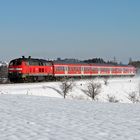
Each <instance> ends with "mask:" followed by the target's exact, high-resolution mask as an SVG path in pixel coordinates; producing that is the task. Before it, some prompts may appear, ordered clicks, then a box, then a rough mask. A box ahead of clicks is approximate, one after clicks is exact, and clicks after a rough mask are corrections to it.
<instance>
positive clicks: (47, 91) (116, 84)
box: [0, 77, 140, 103]
mask: <svg viewBox="0 0 140 140" xmlns="http://www.w3.org/2000/svg"><path fill="white" fill-rule="evenodd" d="M89 81H90V80H80V81H75V84H74V85H75V86H74V88H73V90H72V91H71V92H70V93H69V94H68V95H67V97H66V98H68V99H71V98H74V99H82V100H91V98H90V97H89V96H87V94H85V92H84V91H86V90H87V85H88V83H89ZM95 81H96V82H97V83H101V85H102V87H101V90H100V93H99V95H98V96H97V99H98V101H99V102H108V96H109V97H111V96H112V97H114V98H115V99H116V100H118V101H119V102H121V103H131V101H130V100H129V99H128V95H129V94H131V93H136V94H137V95H139V94H140V78H139V77H134V78H113V79H109V80H108V84H107V85H105V84H104V79H95ZM60 85H61V83H60V82H45V83H24V84H7V85H0V93H1V94H24V95H37V96H48V97H58V98H63V95H62V92H61V89H60Z"/></svg>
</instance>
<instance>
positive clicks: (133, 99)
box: [128, 92, 139, 103]
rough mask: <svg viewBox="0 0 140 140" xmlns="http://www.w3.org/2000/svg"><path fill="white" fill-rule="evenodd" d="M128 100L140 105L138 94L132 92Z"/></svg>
mask: <svg viewBox="0 0 140 140" xmlns="http://www.w3.org/2000/svg"><path fill="white" fill-rule="evenodd" d="M128 99H129V100H130V101H132V103H138V102H139V96H138V95H137V94H136V92H132V93H130V94H128Z"/></svg>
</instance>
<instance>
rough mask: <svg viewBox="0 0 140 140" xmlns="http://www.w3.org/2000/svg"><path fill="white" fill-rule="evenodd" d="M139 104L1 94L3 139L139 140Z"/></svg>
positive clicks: (1, 133) (0, 115) (0, 117)
mask: <svg viewBox="0 0 140 140" xmlns="http://www.w3.org/2000/svg"><path fill="white" fill-rule="evenodd" d="M139 112H140V105H139V104H120V103H117V104H114V103H97V102H89V101H79V100H64V99H58V98H49V97H41V96H40V97H39V96H29V95H28V96H27V95H4V94H2V95H0V139H1V140H25V139H29V140H60V139H64V140H93V139H96V140H102V139H104V140H112V139H114V140H125V139H128V140H139V138H140V133H139V131H140V127H139V126H140V113H139Z"/></svg>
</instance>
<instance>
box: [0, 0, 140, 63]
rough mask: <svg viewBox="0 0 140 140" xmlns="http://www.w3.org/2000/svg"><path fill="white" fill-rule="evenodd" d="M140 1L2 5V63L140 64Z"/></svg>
mask: <svg viewBox="0 0 140 140" xmlns="http://www.w3.org/2000/svg"><path fill="white" fill-rule="evenodd" d="M139 7H140V1H139V0H22V1H19V0H4V1H0V59H1V60H10V59H13V58H16V57H21V56H22V55H25V56H29V55H31V56H33V57H39V58H46V59H48V58H50V59H52V58H57V57H62V58H65V57H67V58H79V59H87V58H93V57H101V58H104V59H106V60H111V59H113V57H114V56H115V57H116V59H117V60H118V61H122V62H124V63H127V62H128V60H129V58H130V57H131V58H132V59H133V60H138V59H139V60H140V57H139V56H140V55H139V54H140V39H139V38H140V8H139Z"/></svg>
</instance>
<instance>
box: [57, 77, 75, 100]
mask: <svg viewBox="0 0 140 140" xmlns="http://www.w3.org/2000/svg"><path fill="white" fill-rule="evenodd" d="M73 86H74V83H73V81H72V80H68V79H63V80H62V82H61V85H60V89H61V90H62V93H63V97H64V99H65V98H66V96H67V94H68V93H69V91H71V90H72V89H73Z"/></svg>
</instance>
